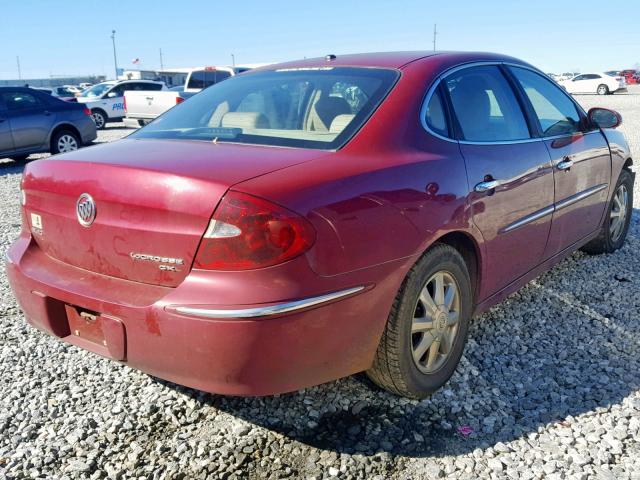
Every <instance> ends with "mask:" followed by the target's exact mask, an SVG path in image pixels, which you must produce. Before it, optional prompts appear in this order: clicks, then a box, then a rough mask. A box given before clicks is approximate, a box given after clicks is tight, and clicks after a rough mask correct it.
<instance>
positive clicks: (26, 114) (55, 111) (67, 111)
mask: <svg viewBox="0 0 640 480" xmlns="http://www.w3.org/2000/svg"><path fill="white" fill-rule="evenodd" d="M96 136H97V134H96V126H95V123H93V120H92V119H91V111H89V109H87V108H86V106H85V105H82V104H79V103H72V102H64V101H62V100H60V99H59V98H56V97H53V96H51V95H48V94H47V93H46V92H42V91H38V90H35V89H33V88H27V87H0V157H11V158H13V159H14V160H24V159H25V158H27V157H28V156H29V155H30V154H32V153H39V152H51V153H54V154H55V153H61V152H70V151H72V150H77V149H78V148H80V147H81V146H82V145H85V144H87V143H90V142H91V141H93V140H95V138H96Z"/></svg>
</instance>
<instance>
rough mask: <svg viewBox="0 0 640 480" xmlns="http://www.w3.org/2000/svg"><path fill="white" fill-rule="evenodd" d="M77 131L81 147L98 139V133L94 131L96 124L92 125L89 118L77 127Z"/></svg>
mask: <svg viewBox="0 0 640 480" xmlns="http://www.w3.org/2000/svg"><path fill="white" fill-rule="evenodd" d="M77 127H78V131H79V132H80V137H81V138H80V140H81V141H82V144H83V145H86V144H88V143H91V142H93V141H94V140H95V139H96V138H98V132H97V130H96V124H95V123H93V120H91V117H89V116H87V118H86V119H83V121H82V122H81V123H80V124H79V125H77Z"/></svg>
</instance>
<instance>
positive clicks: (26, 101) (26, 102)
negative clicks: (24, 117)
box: [2, 92, 41, 112]
mask: <svg viewBox="0 0 640 480" xmlns="http://www.w3.org/2000/svg"><path fill="white" fill-rule="evenodd" d="M2 98H3V99H4V103H5V105H6V106H7V110H9V111H10V112H15V111H19V110H27V109H29V108H38V107H39V106H40V105H41V104H40V101H39V100H38V99H37V98H36V97H35V96H34V95H31V94H30V93H26V92H9V93H3V94H2Z"/></svg>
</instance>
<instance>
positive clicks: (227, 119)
mask: <svg viewBox="0 0 640 480" xmlns="http://www.w3.org/2000/svg"><path fill="white" fill-rule="evenodd" d="M222 127H224V128H246V129H255V128H269V120H267V117H265V116H264V115H263V114H262V113H260V112H229V113H226V114H225V115H224V116H223V117H222Z"/></svg>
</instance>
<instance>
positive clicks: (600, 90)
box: [596, 84, 609, 95]
mask: <svg viewBox="0 0 640 480" xmlns="http://www.w3.org/2000/svg"><path fill="white" fill-rule="evenodd" d="M596 91H597V92H598V95H608V94H609V87H607V86H606V85H604V84H602V85H598V90H596Z"/></svg>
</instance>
